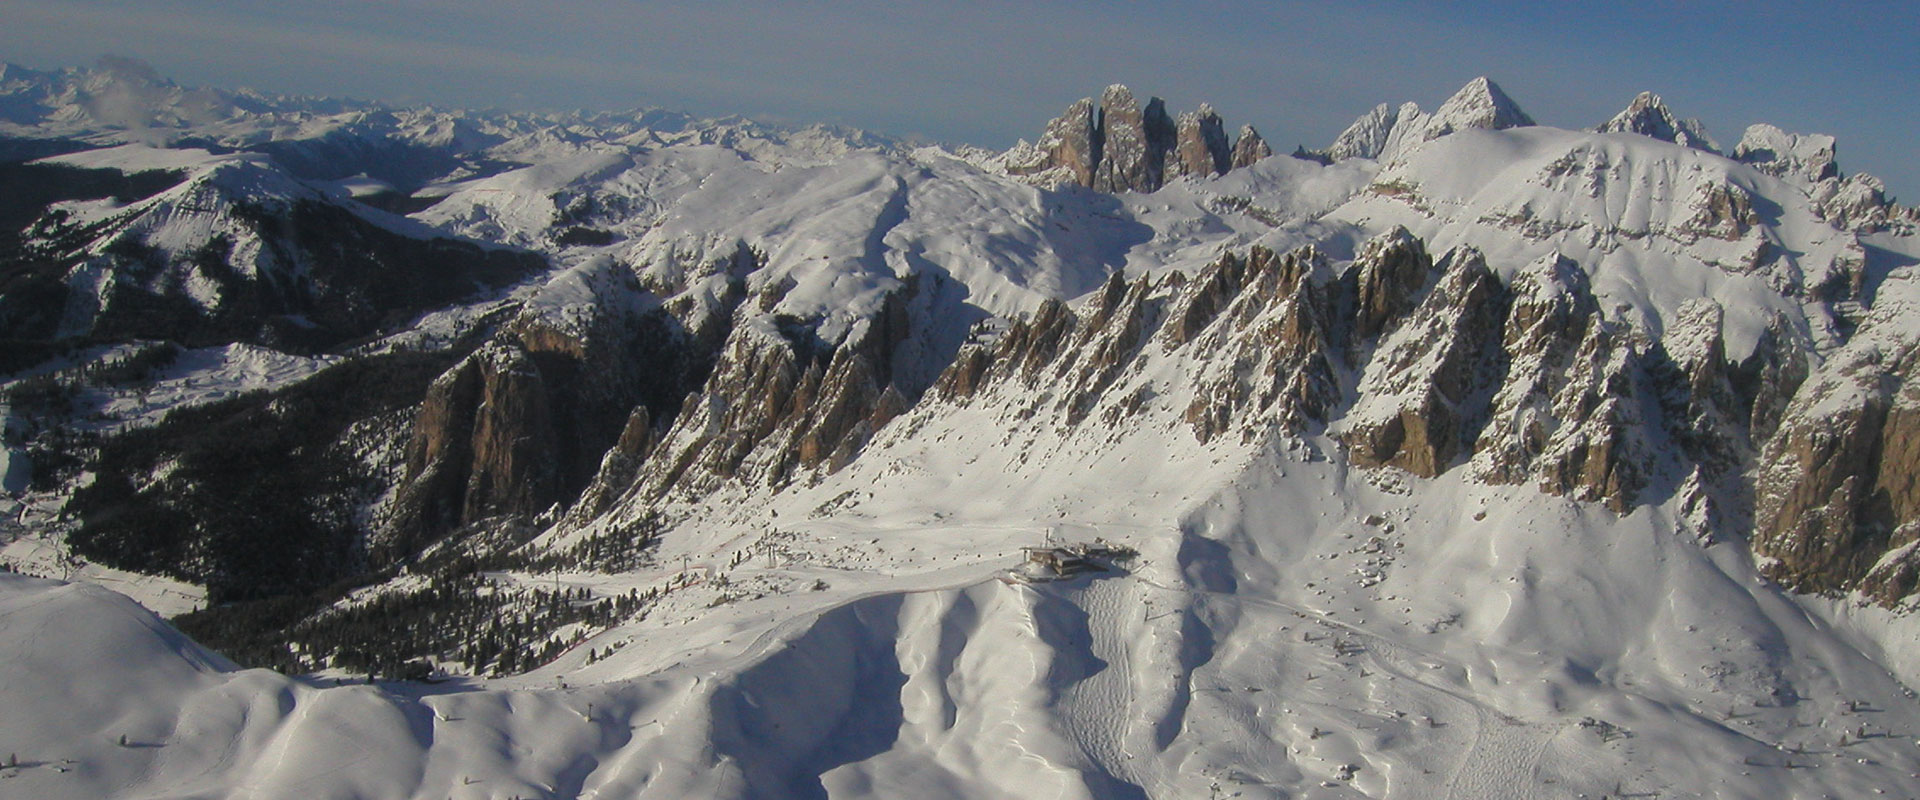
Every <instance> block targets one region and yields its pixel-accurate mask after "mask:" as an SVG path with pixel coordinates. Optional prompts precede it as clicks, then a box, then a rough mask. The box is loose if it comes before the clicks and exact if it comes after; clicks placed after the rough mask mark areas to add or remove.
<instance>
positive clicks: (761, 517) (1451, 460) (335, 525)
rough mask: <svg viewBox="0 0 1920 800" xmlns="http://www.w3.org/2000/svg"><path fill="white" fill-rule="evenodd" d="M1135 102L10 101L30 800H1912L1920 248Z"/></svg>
mask: <svg viewBox="0 0 1920 800" xmlns="http://www.w3.org/2000/svg"><path fill="white" fill-rule="evenodd" d="M1139 97H1140V95H1138V94H1136V93H1135V92H1134V91H1133V90H1131V89H1129V88H1128V87H1125V86H1112V87H1108V88H1107V89H1105V90H1104V91H1103V92H1101V93H1100V94H1099V96H1098V97H1097V98H1094V97H1089V98H1088V99H1085V100H1081V101H1078V102H1076V103H1074V104H1072V105H1070V106H1069V107H1068V108H1067V109H1066V111H1065V112H1064V113H1063V114H1062V115H1061V116H1060V117H1059V118H1057V119H1054V120H1052V121H1051V122H1048V123H1046V124H1045V125H1044V126H1042V127H1040V128H1039V130H1040V134H1039V136H1038V137H1037V138H1036V139H1035V140H1034V141H1033V142H1031V143H1029V142H1022V143H1021V144H1019V145H1017V146H1015V147H1014V148H1012V149H1011V150H1009V151H1007V152H1004V153H996V152H989V151H984V150H979V149H971V148H950V147H942V146H936V145H924V144H916V143H908V142H902V141H898V140H894V139H889V138H887V137H882V136H876V135H873V134H869V133H865V132H861V131H856V130H849V129H844V128H834V127H826V126H815V127H806V128H784V127H779V126H771V125H765V124H761V123H756V122H752V121H749V120H745V119H740V118H728V119H719V120H701V119H695V118H692V117H689V116H686V115H683V114H677V113H672V112H665V111H657V110H643V111H636V112H632V113H620V114H616V113H596V114H564V115H544V114H524V113H508V112H480V111H459V110H441V109H415V108H393V107H386V106H381V105H377V104H370V103H359V102H354V101H342V100H328V99H315V98H294V97H281V96H268V95H262V94H258V93H253V92H245V91H241V92H234V91H226V90H218V89H191V88H186V87H181V86H178V85H176V84H173V83H171V82H169V81H167V80H165V79H164V78H162V77H160V76H159V75H158V74H157V73H155V72H154V71H153V70H152V69H151V68H150V67H146V66H144V65H141V64H138V63H137V62H131V61H126V60H118V59H109V60H106V61H103V62H102V64H101V65H100V66H98V67H95V68H92V69H69V70H60V71H52V72H42V71H34V70H27V69H22V68H19V67H14V66H11V65H7V66H4V67H0V338H4V339H5V340H6V343H7V347H6V348H5V350H4V352H5V356H4V358H0V368H3V369H4V370H6V377H5V379H4V384H0V402H4V407H5V409H6V412H5V413H6V418H5V419H6V422H5V445H6V449H5V453H6V456H5V463H4V464H3V465H0V467H4V469H0V475H4V483H5V489H6V491H7V492H8V495H7V499H5V500H3V501H0V504H4V508H5V510H6V511H7V513H6V514H4V515H0V517H4V519H5V520H7V521H5V522H0V564H5V565H7V566H8V568H9V569H10V570H12V571H16V572H21V573H27V574H30V575H37V576H40V578H41V579H36V578H28V577H0V642H4V643H5V646H4V647H0V652H13V653H16V654H23V655H17V656H15V657H11V658H9V657H7V656H0V707H3V708H6V709H8V713H7V714H5V715H4V716H0V753H9V752H12V753H15V754H16V756H17V760H18V762H19V763H20V764H23V765H24V766H6V765H4V764H0V789H4V791H0V795H9V796H10V792H11V791H13V789H5V787H8V786H12V787H14V788H15V789H18V790H19V791H22V792H24V793H25V794H23V795H22V796H34V797H89V798H92V797H157V796H166V797H174V796H179V797H189V796H192V797H198V796H259V797H287V796H315V795H329V796H330V795H341V796H364V797H421V798H426V797H447V796H456V797H459V796H473V797H511V796H542V797H630V796H631V797H652V796H660V797H688V796H716V797H717V796H725V797H756V798H757V797H868V796H874V797H879V796H889V797H891V796H915V797H993V796H1034V795H1044V796H1060V797H1201V796H1215V797H1225V796H1246V797H1256V796H1257V797H1443V796H1444V797H1540V796H1565V795H1578V796H1588V797H1601V796H1610V797H1623V796H1656V795H1657V796H1663V797H1680V796H1720V797H1782V796H1799V795H1812V794H1814V793H1825V794H1827V795H1831V796H1868V795H1871V794H1874V792H1875V791H1876V790H1878V791H1886V792H1892V793H1894V794H1899V793H1900V792H1902V791H1904V792H1906V793H1909V794H1911V793H1914V792H1916V791H1920V780H1916V779H1915V778H1913V777H1912V776H1914V775H1916V774H1920V751H1916V750H1915V749H1914V748H1913V747H1912V746H1911V745H1912V743H1911V742H1910V741H1908V739H1910V738H1911V737H1909V736H1905V734H1907V733H1910V732H1911V731H1913V730H1920V703H1916V701H1915V700H1914V695H1913V692H1912V691H1911V690H1910V689H1909V687H1910V686H1912V685H1913V684H1914V682H1915V681H1916V680H1920V645H1916V644H1915V642H1920V638H1916V636H1915V633H1916V628H1915V627H1914V623H1913V620H1912V618H1911V616H1910V612H1911V609H1912V608H1913V607H1914V603H1915V596H1916V592H1917V591H1920V444H1916V443H1920V383H1915V384H1909V383H1908V382H1907V381H1908V378H1909V377H1910V376H1913V375H1914V374H1915V372H1914V362H1915V361H1916V360H1920V276H1916V274H1915V264H1916V263H1920V233H1917V231H1920V213H1916V212H1915V211H1914V210H1913V209H1912V208H1909V207H1906V206H1902V205H1899V204H1897V203H1895V202H1892V201H1891V200H1890V199H1889V198H1888V197H1887V195H1886V191H1885V188H1884V187H1883V186H1882V184H1881V183H1880V182H1879V181H1878V180H1876V179H1874V178H1873V177H1871V176H1868V175H1864V174H1847V173H1844V172H1843V171H1842V170H1841V169H1840V167H1839V165H1838V164H1837V163H1836V160H1835V142H1834V141H1833V139H1832V138H1831V137H1826V136H1821V135H1797V134H1789V133H1786V132H1783V131H1781V130H1778V129H1776V128H1773V127H1771V126H1765V125H1756V126H1754V127H1752V128H1750V129H1748V130H1747V131H1746V132H1744V133H1743V134H1742V136H1741V137H1740V139H1739V141H1738V142H1737V143H1736V144H1735V145H1734V146H1733V147H1732V148H1731V149H1726V148H1724V147H1723V146H1722V145H1721V144H1720V143H1718V142H1716V141H1715V140H1714V139H1713V138H1712V137H1710V136H1709V134H1708V133H1707V132H1706V131H1705V129H1704V128H1703V127H1702V126H1701V125H1699V124H1698V123H1697V122H1693V121H1691V120H1686V119H1683V118H1681V117H1679V116H1677V115H1676V114H1675V113H1674V112H1673V111H1672V110H1670V109H1668V108H1667V107H1666V105H1665V104H1664V103H1663V102H1662V100H1661V99H1660V98H1659V97H1658V96H1657V95H1654V94H1652V93H1643V94H1641V95H1640V96H1638V97H1635V98H1631V102H1630V103H1629V105H1628V106H1627V107H1626V108H1625V110H1623V111H1622V112H1621V113H1620V114H1619V115H1617V116H1615V117H1614V118H1612V119H1611V120H1608V121H1605V122H1603V123H1601V124H1599V125H1598V126H1596V127H1595V128H1593V129H1589V130H1578V131H1576V130H1565V129H1558V128H1551V127H1545V126H1540V125H1537V124H1535V122H1534V120H1533V119H1532V118H1531V117H1530V116H1529V115H1527V113H1526V112H1525V111H1523V110H1522V109H1521V107H1520V105H1519V104H1518V103H1517V102H1516V101H1515V100H1514V99H1513V98H1511V97H1509V96H1507V94H1506V93H1505V92H1503V91H1502V90H1501V89H1500V87H1499V86H1497V85H1496V84H1495V83H1493V82H1492V81H1490V80H1487V79H1485V78H1480V79H1476V80H1474V81H1472V82H1471V83H1469V84H1468V85H1466V86H1465V87H1464V88H1462V89H1461V90H1460V91H1459V92H1458V93H1457V94H1455V95H1454V96H1453V97H1451V98H1449V99H1447V100H1446V101H1445V102H1443V103H1441V104H1440V105H1439V106H1438V107H1437V109H1436V110H1435V111H1433V112H1431V113H1429V112H1426V111H1423V110H1421V109H1420V107H1418V106H1416V105H1414V104H1412V103H1407V104H1404V105H1398V106H1395V105H1380V106H1378V107H1376V108H1374V109H1373V110H1372V111H1370V112H1368V113H1367V114H1366V115H1364V116H1363V117H1361V118H1360V119H1359V120H1356V121H1355V122H1354V124H1353V125H1352V126H1351V127H1349V128H1348V129H1347V130H1346V131H1345V132H1343V133H1342V134H1341V135H1340V136H1339V137H1338V138H1337V139H1336V140H1335V141H1334V142H1332V143H1330V144H1329V145H1327V146H1326V147H1324V148H1320V149H1316V150H1306V149H1301V150H1298V151H1296V152H1294V153H1292V154H1274V153H1273V152H1272V150H1271V148H1269V147H1268V146H1267V144H1266V143H1265V142H1264V141H1263V140H1262V138H1261V136H1260V134H1259V133H1258V132H1257V131H1254V130H1253V129H1252V128H1251V127H1244V128H1242V129H1240V131H1239V132H1238V134H1237V135H1234V136H1231V137H1230V136H1228V134H1227V133H1226V132H1227V130H1228V127H1227V123H1226V122H1225V119H1224V118H1223V116H1222V115H1221V114H1220V113H1219V112H1217V111H1215V110H1214V109H1212V108H1211V107H1205V106H1203V107H1202V108H1200V109H1198V110H1196V111H1194V112H1191V113H1182V114H1176V113H1174V112H1170V111H1169V110H1168V109H1166V108H1165V105H1164V103H1162V102H1161V101H1160V100H1159V99H1157V98H1149V99H1147V100H1146V101H1145V102H1144V103H1142V102H1141V101H1140V100H1139ZM1096 542H1098V543H1099V545H1098V546H1094V545H1095V543H1096ZM1078 543H1085V544H1087V545H1088V547H1085V548H1077V549H1076V548H1072V547H1068V546H1069V545H1075V544H1078ZM1023 548H1024V550H1023ZM1056 548H1059V549H1056ZM1062 564H1072V565H1074V566H1073V568H1072V569H1071V570H1068V571H1069V572H1071V573H1072V574H1061V573H1060V572H1058V571H1057V570H1059V569H1060V568H1061V565H1062ZM1088 565H1091V567H1090V568H1089V566H1088ZM1081 569H1088V570H1089V571H1085V572H1082V571H1080V570H1081ZM43 579H58V580H57V581H53V580H43ZM58 581H74V582H79V583H83V584H96V585H98V586H104V587H106V588H109V589H112V590H114V591H116V592H120V593H123V594H125V595H127V596H129V597H131V598H133V600H135V601H138V602H139V603H140V604H143V605H145V606H146V607H147V608H148V609H151V610H152V611H154V612H157V613H158V614H160V615H162V616H165V617H167V618H169V620H168V622H162V621H161V620H160V619H158V618H155V617H153V616H151V615H149V614H147V612H146V611H143V610H141V609H140V608H138V607H136V606H135V605H133V604H132V603H129V602H127V601H126V600H125V599H124V598H121V597H117V596H115V595H113V594H111V593H107V592H103V591H100V590H98V589H95V588H91V587H86V586H79V587H76V586H73V585H68V584H62V583H60V582H58ZM169 623H171V626H172V627H170V625H169ZM175 627H177V629H178V630H175ZM182 632H184V634H185V636H183V635H182ZM188 637H191V638H192V639H194V640H198V643H197V644H196V643H195V642H194V641H189V639H188ZM209 647H210V648H212V649H213V650H217V651H219V652H220V653H222V654H223V655H222V656H215V655H212V653H211V652H209V651H208V650H207V649H204V648H209ZM241 667H269V668H272V669H274V670H278V673H274V672H268V671H265V670H259V669H242V668H241ZM289 676H292V677H289ZM369 676H372V677H375V678H378V679H380V680H381V681H383V682H382V683H380V684H379V685H378V686H377V687H374V688H368V687H364V686H361V687H355V686H337V685H336V684H337V683H339V682H340V681H342V680H349V679H350V680H351V681H353V682H360V681H361V680H362V679H365V678H368V677H369ZM423 681H444V682H441V683H432V682H423ZM82 685H84V686H109V687H120V688H119V690H117V691H115V692H111V693H105V692H95V691H91V690H89V691H86V692H81V694H83V695H85V698H87V699H84V700H76V699H75V697H76V692H77V691H78V690H77V689H75V688H74V687H76V686H82ZM1902 737H1904V738H1902Z"/></svg>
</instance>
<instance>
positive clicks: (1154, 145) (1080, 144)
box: [1007, 84, 1273, 192]
mask: <svg viewBox="0 0 1920 800" xmlns="http://www.w3.org/2000/svg"><path fill="white" fill-rule="evenodd" d="M1270 155H1273V150H1272V148H1270V147H1268V146H1267V143H1266V142H1265V141H1264V140H1262V139H1261V138H1260V133H1259V132H1258V131H1255V130H1254V129H1253V126H1252V125H1248V126H1245V127H1243V128H1241V129H1240V136H1239V138H1238V139H1236V140H1234V141H1233V142H1232V143H1229V142H1228V139H1227V133H1226V128H1225V126H1224V125H1223V123H1222V122H1221V120H1220V115H1219V114H1217V113H1215V112H1214V110H1213V107H1212V106H1208V105H1205V104H1202V105H1201V106H1200V109H1199V110H1198V111H1194V112H1191V113H1187V114H1181V115H1180V118H1179V119H1178V120H1175V119H1173V118H1172V117H1169V116H1168V115H1167V106H1166V103H1164V102H1162V101H1161V100H1160V98H1158V97H1150V98H1148V99H1147V104H1146V106H1145V107H1142V106H1141V105H1140V103H1139V101H1138V100H1136V99H1134V96H1133V90H1131V89H1128V88H1127V87H1125V86H1122V85H1120V84H1114V85H1112V86H1109V87H1107V90H1106V92H1104V93H1102V94H1101V96H1100V102H1099V104H1098V105H1095V104H1094V101H1093V98H1091V97H1088V98H1083V99H1081V100H1079V101H1076V102H1075V103H1074V104H1073V105H1070V106H1068V107H1067V110H1066V112H1065V113H1063V114H1061V115H1060V116H1059V117H1057V118H1055V119H1054V120H1053V121H1052V122H1049V123H1047V128H1046V131H1045V132H1044V133H1042V134H1041V136H1040V141H1039V143H1037V144H1027V143H1025V142H1022V143H1021V144H1020V145H1019V146H1017V147H1015V148H1014V149H1013V150H1012V151H1011V152H1009V153H1008V154H1007V172H1008V173H1010V174H1013V175H1018V176H1022V177H1026V178H1029V179H1033V180H1038V181H1054V182H1060V183H1075V184H1079V185H1081V186H1085V187H1088V188H1090V189H1093V190H1095V191H1101V192H1125V191H1135V192H1151V191H1154V190H1155V189H1159V188H1160V187H1161V186H1164V185H1166V183H1167V182H1168V181H1171V180H1173V179H1175V178H1179V177H1182V176H1186V175H1224V174H1226V173H1227V172H1228V171H1229V170H1233V169H1238V168H1240V167H1244V166H1247V165H1248V164H1252V163H1253V162H1255V161H1259V160H1260V159H1262V158H1266V157H1267V156H1270Z"/></svg>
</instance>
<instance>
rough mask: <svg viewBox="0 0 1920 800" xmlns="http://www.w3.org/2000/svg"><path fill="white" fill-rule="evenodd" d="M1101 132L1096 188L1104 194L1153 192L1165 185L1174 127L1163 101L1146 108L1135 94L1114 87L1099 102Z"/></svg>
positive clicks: (1150, 104)
mask: <svg viewBox="0 0 1920 800" xmlns="http://www.w3.org/2000/svg"><path fill="white" fill-rule="evenodd" d="M1100 119H1101V122H1102V126H1101V132H1102V133H1103V134H1104V135H1105V141H1104V142H1103V143H1102V146H1101V150H1100V166H1099V168H1098V169H1096V170H1095V171H1094V174H1093V188H1094V189H1095V190H1098V191H1102V192H1127V191H1137V192H1151V191H1153V190H1155V189H1158V188H1160V186H1161V184H1163V183H1165V182H1166V175H1165V172H1164V170H1165V165H1166V160H1167V153H1168V151H1171V150H1172V149H1173V144H1174V136H1175V131H1174V125H1173V120H1172V119H1169V118H1168V117H1167V107H1166V104H1165V103H1163V102H1161V101H1160V98H1158V97H1154V98H1149V99H1148V100H1147V105H1146V107H1145V108H1141V107H1140V104H1139V101H1137V100H1135V99H1134V97H1133V91H1132V90H1131V89H1128V88H1127V87H1125V86H1121V85H1118V84H1115V85H1113V86H1109V87H1107V91H1106V93H1105V94H1104V95H1102V96H1101V98H1100Z"/></svg>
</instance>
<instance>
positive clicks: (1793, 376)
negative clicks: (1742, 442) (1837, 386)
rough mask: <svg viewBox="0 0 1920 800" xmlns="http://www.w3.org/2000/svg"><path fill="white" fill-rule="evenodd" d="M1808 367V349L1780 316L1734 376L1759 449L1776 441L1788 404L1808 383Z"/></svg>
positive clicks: (1734, 382) (1735, 388)
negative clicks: (1803, 385) (1804, 384)
mask: <svg viewBox="0 0 1920 800" xmlns="http://www.w3.org/2000/svg"><path fill="white" fill-rule="evenodd" d="M1808 368H1809V364H1808V354H1807V347H1806V345H1805V344H1804V343H1802V341H1801V339H1800V338H1799V337H1797V336H1795V335H1793V323H1792V322H1791V321H1790V320H1788V319H1787V318H1786V317H1784V316H1776V317H1775V318H1774V320H1773V322H1772V323H1771V324H1769V325H1768V326H1767V329H1766V331H1765V332H1764V333H1763V334H1761V336H1760V341H1759V342H1758V343H1757V344H1756V346H1755V347H1754V350H1753V353H1752V354H1751V355H1749V356H1748V357H1747V360H1746V361H1743V362H1741V364H1740V367H1739V369H1737V370H1735V371H1734V373H1733V375H1732V380H1733V386H1734V391H1735V392H1737V393H1738V394H1739V396H1740V404H1741V406H1743V407H1745V408H1746V409H1748V411H1747V419H1746V427H1747V434H1748V437H1749V438H1750V439H1751V440H1752V441H1753V442H1754V444H1755V445H1756V446H1760V445H1764V444H1765V443H1766V442H1767V441H1769V440H1771V439H1772V438H1773V434H1774V431H1776V430H1778V429H1779V427H1780V422H1781V421H1782V420H1783V419H1785V417H1786V413H1787V404H1788V403H1790V402H1792V400H1793V396H1794V393H1795V392H1796V391H1798V390H1799V388H1800V385H1801V383H1803V382H1804V381H1806V379H1807V372H1808Z"/></svg>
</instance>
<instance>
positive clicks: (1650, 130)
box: [1597, 92, 1720, 153]
mask: <svg viewBox="0 0 1920 800" xmlns="http://www.w3.org/2000/svg"><path fill="white" fill-rule="evenodd" d="M1597 130H1598V131H1599V132H1600V133H1637V134H1640V135H1641V136H1651V137H1653V138H1655V139H1659V140H1661V141H1664V142H1673V143H1674V144H1679V145H1685V146H1687V147H1691V148H1694V149H1696V150H1705V151H1707V152H1709V153H1717V152H1720V148H1719V146H1718V145H1717V144H1715V143H1714V141H1713V140H1712V139H1710V138H1708V137H1707V131H1706V127H1705V126H1703V125H1701V124H1700V122H1699V121H1698V120H1691V119H1688V120H1682V119H1678V118H1676V117H1674V115H1673V112H1672V111H1670V110H1668V108H1667V104H1666V103H1665V102H1664V101H1662V100H1661V99H1660V95H1657V94H1654V93H1653V92H1641V93H1640V94H1639V95H1636V96H1635V97H1634V98H1633V102H1632V103H1630V104H1628V105H1627V107H1626V109H1625V110H1623V111H1621V112H1620V113H1619V114H1616V115H1614V117H1613V119H1610V120H1607V121H1606V122H1605V123H1603V124H1602V125H1601V126H1600V127H1599V128H1598V129H1597Z"/></svg>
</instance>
